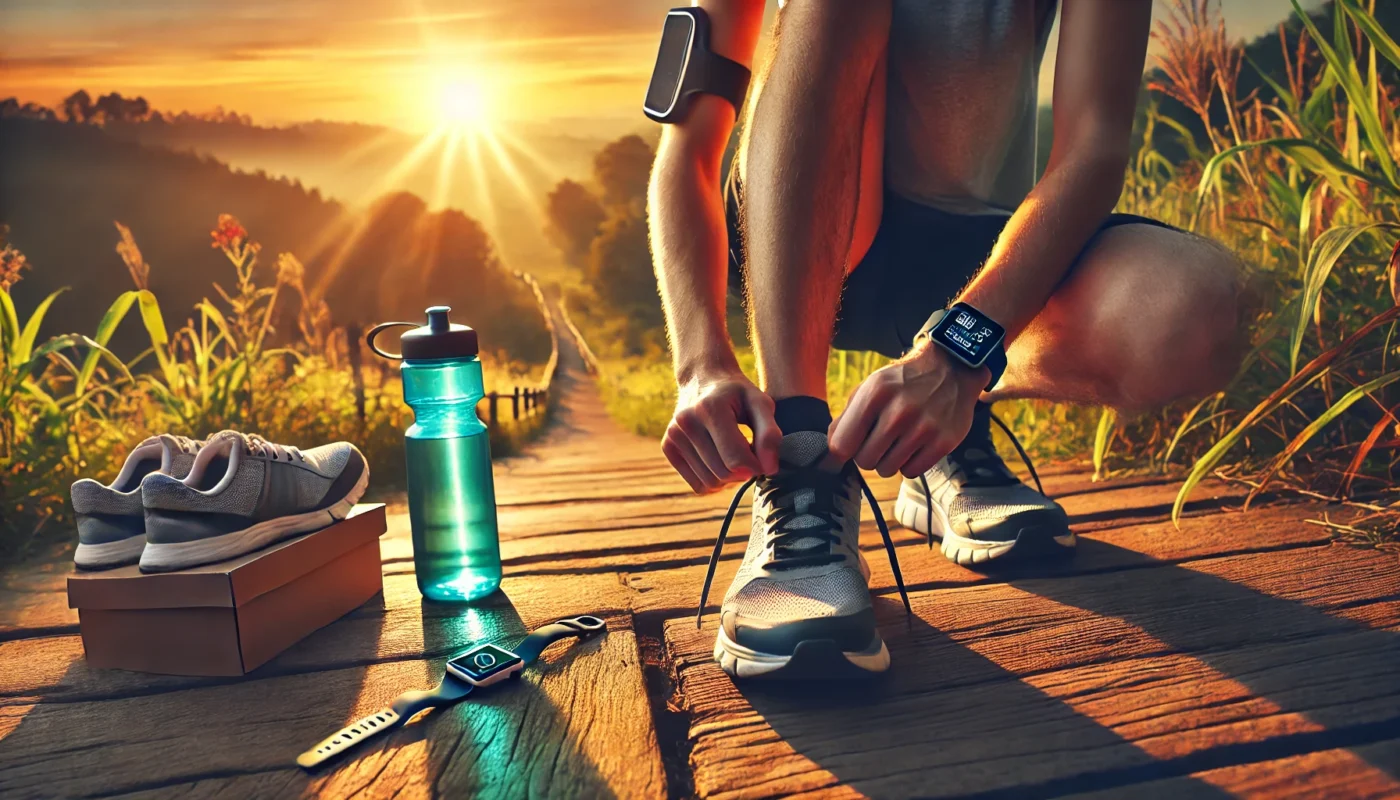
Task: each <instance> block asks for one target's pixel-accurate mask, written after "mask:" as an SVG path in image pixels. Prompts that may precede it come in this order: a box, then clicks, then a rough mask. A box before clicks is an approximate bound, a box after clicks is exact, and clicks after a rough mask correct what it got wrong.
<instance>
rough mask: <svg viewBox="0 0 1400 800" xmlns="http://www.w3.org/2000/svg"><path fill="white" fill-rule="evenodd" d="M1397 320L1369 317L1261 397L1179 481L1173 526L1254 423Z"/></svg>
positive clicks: (1386, 315)
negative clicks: (1378, 330)
mask: <svg viewBox="0 0 1400 800" xmlns="http://www.w3.org/2000/svg"><path fill="white" fill-rule="evenodd" d="M1397 318H1400V306H1396V307H1394V308H1389V309H1386V310H1385V311H1382V312H1381V313H1380V314H1378V315H1377V316H1375V317H1373V318H1371V320H1370V321H1369V322H1367V323H1366V324H1365V325H1362V326H1361V327H1360V328H1358V329H1357V330H1356V332H1355V333H1353V334H1351V335H1350V336H1348V337H1347V338H1345V339H1343V340H1342V342H1341V343H1340V344H1338V345H1337V346H1336V347H1333V348H1332V349H1331V350H1328V351H1326V352H1324V353H1321V354H1319V355H1318V356H1317V357H1316V358H1314V359H1313V360H1312V361H1310V362H1308V364H1307V365H1306V366H1304V367H1303V368H1302V369H1300V370H1298V372H1297V374H1295V375H1294V376H1293V377H1292V378H1289V379H1288V380H1287V381H1285V382H1284V384H1283V385H1282V386H1280V387H1279V388H1277V389H1275V390H1274V391H1273V393H1272V394H1270V395H1269V396H1268V397H1266V398H1264V400H1263V401H1262V402H1260V403H1259V404H1258V405H1256V406H1255V407H1254V408H1253V409H1251V410H1250V412H1249V413H1248V414H1245V416H1244V418H1243V419H1241V420H1240V421H1239V422H1238V423H1237V424H1236V425H1235V427H1234V428H1232V429H1231V430H1230V432H1229V433H1227V434H1225V435H1224V436H1222V437H1221V438H1220V441H1218V442H1216V443H1215V445H1214V446H1212V447H1211V448H1210V450H1208V451H1206V453H1205V455H1203V456H1201V457H1200V458H1199V459H1197V460H1196V463H1195V465H1194V466H1192V467H1191V472H1190V474H1189V475H1187V476H1186V480H1185V481H1183V482H1182V484H1181V489H1180V491H1178V492H1177V494H1176V501H1175V502H1174V503H1173V504H1172V523H1173V524H1175V525H1177V526H1180V524H1181V509H1182V507H1183V506H1185V505H1186V499H1187V498H1188V497H1190V496H1191V492H1192V491H1194V490H1195V488H1196V487H1197V486H1198V485H1199V484H1200V482H1201V481H1202V480H1205V477H1206V476H1207V475H1209V474H1210V471H1211V470H1213V469H1215V467H1216V465H1217V464H1219V463H1220V460H1221V459H1222V458H1224V457H1225V454H1226V453H1228V452H1230V450H1231V449H1233V448H1234V446H1235V445H1236V444H1238V443H1239V442H1240V440H1241V439H1243V438H1244V435H1245V433H1247V432H1248V431H1249V429H1250V428H1252V427H1253V426H1254V423H1256V422H1258V421H1259V420H1260V419H1262V418H1263V417H1265V416H1267V415H1268V414H1271V413H1273V412H1274V411H1275V410H1277V409H1278V407H1279V406H1281V405H1283V404H1284V403H1285V402H1287V401H1288V400H1289V399H1291V398H1292V397H1293V396H1294V395H1295V394H1297V393H1298V392H1301V391H1302V390H1303V389H1304V388H1305V387H1306V386H1307V385H1308V384H1310V383H1312V382H1313V381H1314V380H1317V379H1318V378H1319V377H1321V376H1322V375H1323V374H1324V373H1325V372H1326V371H1327V369H1328V368H1329V367H1330V366H1331V365H1332V362H1333V361H1335V360H1336V359H1337V358H1338V357H1339V356H1341V355H1342V354H1343V353H1346V352H1348V351H1350V350H1351V349H1352V348H1353V347H1355V346H1356V344H1357V343H1358V342H1360V341H1361V340H1362V339H1364V338H1365V337H1366V336H1368V335H1370V333H1371V332H1372V331H1374V330H1375V329H1377V328H1379V327H1380V326H1382V325H1384V324H1386V323H1387V322H1390V321H1391V320H1394V319H1397Z"/></svg>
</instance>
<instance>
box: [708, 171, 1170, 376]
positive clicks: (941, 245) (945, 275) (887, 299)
mask: <svg viewBox="0 0 1400 800" xmlns="http://www.w3.org/2000/svg"><path fill="white" fill-rule="evenodd" d="M743 202H744V196H743V188H742V186H741V185H740V181H739V179H738V170H737V169H734V170H730V174H729V180H728V182H727V183H726V185H725V191H724V205H725V218H726V219H727V221H728V223H729V287H730V291H732V292H736V293H738V294H740V295H741V296H742V293H743V281H744V270H743V266H744V246H743V242H742V240H741V237H742V230H741V227H740V224H739V220H740V213H741V210H742V208H743ZM1009 219H1010V217H1009V216H1005V215H1001V214H950V213H948V212H946V211H940V210H938V209H936V208H931V207H929V206H925V205H922V204H920V203H916V202H914V201H912V200H908V199H906V198H903V197H900V196H899V195H897V194H894V193H893V192H889V191H886V192H885V207H884V211H883V214H882V216H881V218H880V227H879V229H878V230H877V231H876V233H875V241H874V242H873V243H872V244H871V246H870V251H869V252H867V253H866V254H865V257H864V258H862V259H861V262H860V264H858V265H857V266H856V268H855V269H854V270H852V271H851V274H850V275H849V276H847V278H846V283H845V286H844V287H842V290H841V310H840V313H839V314H838V316H837V320H836V332H835V335H834V337H833V339H832V345H833V346H834V347H836V348H837V349H840V350H874V351H875V352H877V353H881V354H884V355H886V356H889V357H891V358H894V357H898V356H900V355H902V354H903V353H904V352H905V351H906V350H908V349H909V347H910V345H912V344H913V342H914V334H916V333H918V332H919V329H920V328H922V327H923V325H924V323H925V322H926V321H928V318H929V315H930V314H932V313H933V312H934V310H936V309H940V308H945V307H947V305H948V303H949V302H951V301H952V299H953V298H954V297H955V296H956V295H957V294H958V292H960V291H962V289H963V287H965V286H966V285H967V282H968V281H969V280H971V279H972V276H973V275H974V274H975V273H976V272H977V270H978V269H979V268H980V267H981V266H982V263H983V262H984V261H986V260H987V256H988V255H990V254H991V252H992V246H993V245H994V244H996V240H997V237H998V236H1000V235H1001V230H1002V228H1004V227H1006V223H1007V221H1008V220H1009ZM1137 223H1141V224H1146V225H1156V226H1159V227H1163V228H1173V226H1171V225H1168V224H1166V223H1165V222H1159V221H1157V220H1154V219H1150V218H1148V217H1140V216H1137V215H1136V214H1110V215H1109V217H1108V218H1107V219H1106V220H1104V223H1103V225H1101V226H1100V227H1099V230H1100V231H1102V230H1105V229H1107V228H1112V227H1116V226H1118V225H1131V224H1137ZM1173 230H1176V228H1173Z"/></svg>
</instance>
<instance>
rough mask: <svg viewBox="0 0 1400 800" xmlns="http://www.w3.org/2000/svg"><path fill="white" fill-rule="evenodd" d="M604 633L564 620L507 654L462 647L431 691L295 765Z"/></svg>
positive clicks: (314, 761)
mask: <svg viewBox="0 0 1400 800" xmlns="http://www.w3.org/2000/svg"><path fill="white" fill-rule="evenodd" d="M605 628H606V626H605V625H604V623H603V620H601V619H599V618H598V617H594V616H582V617H570V618H569V619H561V620H559V621H558V622H555V623H553V624H550V625H546V626H544V627H543V628H540V629H539V630H537V631H535V632H534V633H532V634H530V635H529V636H526V637H525V638H524V639H523V640H522V641H521V642H520V644H518V645H516V646H515V649H514V650H513V651H512V650H507V649H506V648H504V647H500V646H497V645H494V644H480V645H476V646H474V647H471V648H468V649H467V650H466V651H465V652H463V653H461V654H459V655H455V656H453V657H452V658H449V659H448V660H447V667H446V671H445V674H444V675H443V676H442V682H441V683H439V684H438V686H437V688H436V689H433V690H432V691H427V692H416V691H415V692H404V693H403V694H401V695H399V696H398V697H397V698H395V699H394V702H393V703H391V704H390V705H389V707H388V708H381V709H379V710H378V711H376V712H374V713H373V714H370V715H368V716H366V717H364V718H362V719H359V720H356V721H355V722H352V723H350V724H349V725H347V726H345V727H344V728H341V729H340V730H338V731H336V732H335V733H333V734H331V735H330V736H327V737H326V738H325V739H323V740H321V741H320V742H319V743H318V744H317V745H316V746H315V747H312V748H311V749H310V750H307V751H306V752H305V753H302V754H301V755H299V756H297V764H298V765H299V766H301V767H302V768H304V769H308V770H309V769H315V768H316V767H319V766H320V765H322V764H324V763H325V762H327V761H329V760H331V759H333V758H335V757H336V756H338V755H340V754H341V753H344V752H345V751H346V750H349V749H350V748H352V747H354V746H356V745H358V744H359V743H360V742H363V741H364V740H366V739H370V738H373V737H374V736H377V735H378V734H381V733H385V732H387V731H391V730H394V729H395V728H397V727H399V726H400V725H402V724H404V723H405V722H407V721H408V720H409V719H410V718H411V717H413V716H414V715H415V714H417V713H419V712H420V711H426V710H428V709H430V708H445V707H447V706H450V705H452V704H453V703H456V702H458V701H460V700H461V699H462V698H464V697H466V696H467V695H469V694H471V693H472V691H474V690H476V689H480V688H484V687H487V686H490V685H492V684H495V683H500V682H501V681H504V680H506V679H507V678H512V677H518V676H519V675H520V673H521V671H522V670H524V669H525V667H527V666H529V665H530V664H533V663H535V662H536V661H538V660H539V657H540V653H543V652H544V649H545V648H546V647H549V646H550V645H551V644H554V643H555V642H557V641H560V640H561V639H567V638H569V637H571V636H578V637H585V636H589V635H591V634H594V633H598V632H599V631H602V630H604V629H605Z"/></svg>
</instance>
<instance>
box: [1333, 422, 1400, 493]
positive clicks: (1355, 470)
mask: <svg viewBox="0 0 1400 800" xmlns="http://www.w3.org/2000/svg"><path fill="white" fill-rule="evenodd" d="M1397 409H1400V406H1395V407H1394V408H1392V409H1390V410H1389V411H1387V412H1385V414H1383V415H1382V416H1381V418H1380V419H1378V420H1376V424H1375V425H1372V426H1371V432H1370V433H1368V434H1366V439H1365V440H1364V441H1362V442H1361V444H1360V446H1358V447H1357V448H1356V453H1355V454H1353V455H1352V457H1351V463H1349V464H1347V468H1346V472H1344V473H1342V485H1341V486H1340V487H1338V489H1337V497H1338V498H1340V499H1346V498H1348V497H1350V496H1351V484H1352V481H1354V480H1356V476H1357V475H1359V474H1361V465H1362V464H1364V463H1366V457H1367V456H1369V455H1370V454H1371V449H1372V448H1373V447H1375V446H1376V442H1378V441H1380V438H1381V436H1383V435H1384V434H1385V430H1386V428H1388V427H1390V426H1391V425H1392V424H1395V423H1396V422H1397V420H1396V418H1395V412H1396V410H1397Z"/></svg>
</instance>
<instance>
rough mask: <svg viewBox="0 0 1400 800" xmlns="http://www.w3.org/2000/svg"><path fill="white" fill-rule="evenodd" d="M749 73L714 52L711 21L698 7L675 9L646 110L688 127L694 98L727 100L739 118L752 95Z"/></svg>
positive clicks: (665, 31) (664, 35) (649, 88)
mask: <svg viewBox="0 0 1400 800" xmlns="http://www.w3.org/2000/svg"><path fill="white" fill-rule="evenodd" d="M749 78H750V73H749V69H748V68H747V67H745V66H744V65H743V64H740V63H739V62H737V61H733V60H731V59H728V58H725V57H724V56H722V55H719V54H718V53H715V52H712V51H711V50H710V18H709V16H708V15H707V14H706V13H705V12H704V10H703V9H699V8H673V9H671V10H670V11H668V12H667V13H666V24H665V26H664V27H663V28H662V29H661V47H660V49H659V50H658V51H657V53H656V67H655V68H654V69H653V70H652V72H651V83H650V84H649V85H648V86H647V96H646V99H645V100H644V101H643V102H642V111H643V112H645V113H646V115H647V116H648V117H650V118H651V119H654V120H656V121H657V122H661V123H668V124H674V123H678V122H683V121H684V120H685V117H686V114H687V113H688V112H689V111H690V103H691V100H692V96H693V95H695V94H697V93H704V94H712V95H716V96H718V97H722V98H724V99H725V100H728V101H729V103H730V105H732V106H734V113H735V114H736V115H737V114H738V113H739V109H740V108H741V107H742V106H743V105H744V95H745V94H746V93H747V92H748V90H749Z"/></svg>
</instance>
